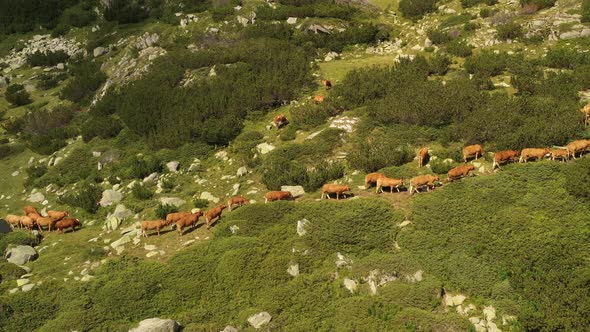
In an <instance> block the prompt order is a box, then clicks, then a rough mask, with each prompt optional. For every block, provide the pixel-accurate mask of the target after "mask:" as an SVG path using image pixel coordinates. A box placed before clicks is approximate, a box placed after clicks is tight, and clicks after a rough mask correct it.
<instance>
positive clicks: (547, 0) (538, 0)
mask: <svg viewBox="0 0 590 332" xmlns="http://www.w3.org/2000/svg"><path fill="white" fill-rule="evenodd" d="M556 2H557V0H520V6H521V7H526V6H531V5H534V6H535V7H537V9H544V8H549V7H553V6H554V5H555V3H556Z"/></svg>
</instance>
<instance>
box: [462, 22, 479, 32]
mask: <svg viewBox="0 0 590 332" xmlns="http://www.w3.org/2000/svg"><path fill="white" fill-rule="evenodd" d="M479 28H480V25H479V24H478V23H475V22H467V23H465V24H464V25H463V31H475V30H477V29H479Z"/></svg>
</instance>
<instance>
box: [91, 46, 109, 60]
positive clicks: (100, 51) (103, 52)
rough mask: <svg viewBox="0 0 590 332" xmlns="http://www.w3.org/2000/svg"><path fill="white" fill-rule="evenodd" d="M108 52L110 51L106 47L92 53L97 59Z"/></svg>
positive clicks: (96, 49) (98, 48)
mask: <svg viewBox="0 0 590 332" xmlns="http://www.w3.org/2000/svg"><path fill="white" fill-rule="evenodd" d="M108 51H109V50H107V49H106V48H104V47H97V48H95V49H94V51H92V54H93V55H94V57H95V58H97V57H99V56H101V55H103V54H106V53H107V52H108Z"/></svg>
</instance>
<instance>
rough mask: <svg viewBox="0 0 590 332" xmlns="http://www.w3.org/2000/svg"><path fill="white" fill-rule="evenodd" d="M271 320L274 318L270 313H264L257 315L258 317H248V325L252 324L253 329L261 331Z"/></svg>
mask: <svg viewBox="0 0 590 332" xmlns="http://www.w3.org/2000/svg"><path fill="white" fill-rule="evenodd" d="M271 319H272V316H271V315H270V314H269V313H268V312H266V311H262V312H259V313H257V314H256V315H252V316H250V317H248V323H250V325H252V327H253V328H255V329H259V328H261V327H262V326H263V325H266V324H268V323H269V322H270V320H271Z"/></svg>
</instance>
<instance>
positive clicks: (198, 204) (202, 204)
mask: <svg viewBox="0 0 590 332" xmlns="http://www.w3.org/2000/svg"><path fill="white" fill-rule="evenodd" d="M193 206H194V207H195V208H197V209H204V208H206V207H207V206H209V201H208V200H206V199H202V198H195V199H194V200H193Z"/></svg>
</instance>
